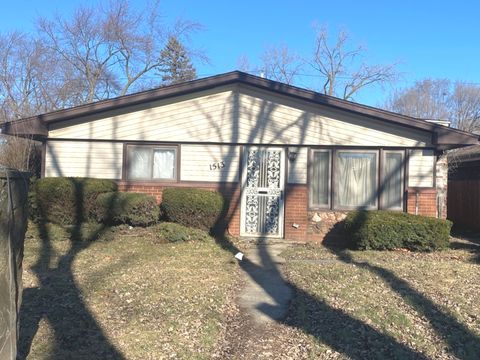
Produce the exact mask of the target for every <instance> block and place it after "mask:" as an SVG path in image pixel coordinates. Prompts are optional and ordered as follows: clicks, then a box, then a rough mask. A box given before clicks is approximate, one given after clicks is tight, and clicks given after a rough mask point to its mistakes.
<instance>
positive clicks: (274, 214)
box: [240, 147, 285, 237]
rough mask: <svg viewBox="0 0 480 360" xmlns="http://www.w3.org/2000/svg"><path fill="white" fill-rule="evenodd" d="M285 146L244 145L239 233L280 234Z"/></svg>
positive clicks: (264, 235)
mask: <svg viewBox="0 0 480 360" xmlns="http://www.w3.org/2000/svg"><path fill="white" fill-rule="evenodd" d="M284 182H285V150H284V149H282V148H276V147H268V148H266V147H247V148H245V152H244V154H243V171H242V189H243V191H242V211H241V221H240V226H241V231H240V234H241V235H242V236H254V237H283V198H284Z"/></svg>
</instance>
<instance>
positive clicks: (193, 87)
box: [2, 71, 479, 145]
mask: <svg viewBox="0 0 480 360" xmlns="http://www.w3.org/2000/svg"><path fill="white" fill-rule="evenodd" d="M237 83H239V84H245V85H250V86H253V87H256V88H260V89H263V90H268V91H272V92H275V93H277V94H281V95H285V96H289V97H294V98H297V99H301V100H304V101H308V102H312V103H314V104H319V105H326V106H329V107H333V108H336V109H339V110H343V111H348V112H352V113H355V114H359V115H364V116H367V117H372V118H376V119H380V120H383V121H388V122H391V123H395V124H399V125H403V126H407V127H410V128H414V129H417V130H423V131H428V132H431V133H432V135H433V136H432V142H433V143H434V144H437V143H438V144H448V145H454V144H459V145H470V144H478V140H479V137H478V136H477V135H474V134H471V133H467V132H464V131H461V130H457V129H453V128H446V127H444V126H441V125H437V124H434V123H429V122H427V121H424V120H422V119H418V118H414V117H410V116H406V115H401V114H397V113H393V112H390V111H386V110H382V109H377V108H374V107H371V106H367V105H362V104H358V103H354V102H350V101H346V100H342V99H339V98H336V97H332V96H328V95H324V94H321V93H317V92H314V91H311V90H306V89H302V88H299V87H296V86H292V85H287V84H284V83H280V82H277V81H272V80H268V79H264V78H261V77H258V76H254V75H250V74H247V73H244V72H240V71H232V72H229V73H225V74H220V75H215V76H211V77H207V78H202V79H197V80H193V81H188V82H184V83H179V84H174V85H169V86H165V87H161V88H156V89H153V90H147V91H142V92H139V93H135V94H130V95H124V96H120V97H116V98H112V99H108V100H102V101H98V102H94V103H89V104H84V105H79V106H76V107H73V108H69V109H63V110H57V111H53V112H49V113H46V114H42V115H37V116H32V117H28V118H24V119H20V120H16V121H13V122H10V123H5V124H4V126H3V129H2V132H4V133H7V134H9V133H15V131H14V130H15V129H14V128H16V129H19V128H21V127H23V126H25V128H27V129H30V130H32V131H31V132H30V134H29V135H37V136H47V135H48V125H49V124H53V123H57V122H61V121H65V120H70V119H73V118H78V117H81V116H87V115H93V114H96V113H101V112H106V111H110V110H115V109H119V108H124V107H128V106H134V105H140V104H143V103H146V102H151V101H157V100H162V99H168V98H171V97H176V96H181V95H186V94H191V93H194V92H198V91H203V90H208V89H212V88H216V87H219V86H225V85H229V84H237ZM16 133H18V131H17V132H16ZM459 140H460V142H459ZM439 141H440V142H439Z"/></svg>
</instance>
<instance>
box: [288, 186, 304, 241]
mask: <svg viewBox="0 0 480 360" xmlns="http://www.w3.org/2000/svg"><path fill="white" fill-rule="evenodd" d="M284 206H285V238H286V239H289V240H296V241H305V240H306V238H307V229H308V211H307V210H308V209H307V206H308V188H307V185H297V184H287V187H286V189H285V204H284ZM294 225H298V228H296V227H295V226H294Z"/></svg>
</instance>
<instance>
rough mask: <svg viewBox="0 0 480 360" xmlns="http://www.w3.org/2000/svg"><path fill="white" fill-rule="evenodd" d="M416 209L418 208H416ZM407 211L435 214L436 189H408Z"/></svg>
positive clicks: (431, 215)
mask: <svg viewBox="0 0 480 360" xmlns="http://www.w3.org/2000/svg"><path fill="white" fill-rule="evenodd" d="M417 209H418V210H417ZM407 212H408V213H410V214H417V215H423V216H430V217H436V216H437V190H436V189H412V188H410V189H408V190H407Z"/></svg>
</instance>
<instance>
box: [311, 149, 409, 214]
mask: <svg viewBox="0 0 480 360" xmlns="http://www.w3.org/2000/svg"><path fill="white" fill-rule="evenodd" d="M309 159H310V166H309V184H310V187H309V208H310V209H319V210H321V209H333V210H353V209H390V210H403V206H404V204H403V198H404V173H405V171H404V169H405V151H404V150H370V149H364V150H363V149H361V150H357V149H355V150H353V149H332V150H330V149H312V150H311V151H310V158H309Z"/></svg>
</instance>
